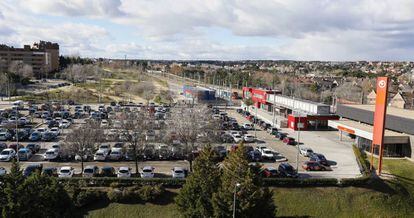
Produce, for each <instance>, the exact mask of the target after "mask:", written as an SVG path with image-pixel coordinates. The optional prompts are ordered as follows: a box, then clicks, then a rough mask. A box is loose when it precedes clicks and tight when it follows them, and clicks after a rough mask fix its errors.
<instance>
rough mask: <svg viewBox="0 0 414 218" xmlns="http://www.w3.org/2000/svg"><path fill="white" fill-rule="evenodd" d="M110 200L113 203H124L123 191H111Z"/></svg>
mask: <svg viewBox="0 0 414 218" xmlns="http://www.w3.org/2000/svg"><path fill="white" fill-rule="evenodd" d="M107 195H108V199H109V200H110V201H111V202H117V203H119V202H121V201H122V191H121V190H119V189H111V190H110V191H109V192H108V193H107Z"/></svg>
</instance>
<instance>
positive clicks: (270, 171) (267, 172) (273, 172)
mask: <svg viewBox="0 0 414 218" xmlns="http://www.w3.org/2000/svg"><path fill="white" fill-rule="evenodd" d="M262 175H263V177H266V178H271V177H277V176H278V175H279V173H278V172H277V169H276V168H274V167H267V168H264V169H263V171H262Z"/></svg>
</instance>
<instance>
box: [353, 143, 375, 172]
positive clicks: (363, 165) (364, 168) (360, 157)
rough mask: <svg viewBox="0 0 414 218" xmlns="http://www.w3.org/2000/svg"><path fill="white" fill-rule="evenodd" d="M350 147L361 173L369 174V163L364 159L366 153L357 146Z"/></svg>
mask: <svg viewBox="0 0 414 218" xmlns="http://www.w3.org/2000/svg"><path fill="white" fill-rule="evenodd" d="M352 149H353V150H354V154H355V157H356V160H357V163H358V166H359V168H360V170H361V173H362V174H364V175H367V174H371V170H370V167H369V163H368V162H367V160H366V159H367V156H366V154H365V153H363V152H361V150H360V149H359V148H357V147H356V146H355V145H352Z"/></svg>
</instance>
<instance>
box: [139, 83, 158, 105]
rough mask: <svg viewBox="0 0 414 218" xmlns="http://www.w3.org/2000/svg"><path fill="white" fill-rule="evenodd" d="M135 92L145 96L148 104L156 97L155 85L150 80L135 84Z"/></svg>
mask: <svg viewBox="0 0 414 218" xmlns="http://www.w3.org/2000/svg"><path fill="white" fill-rule="evenodd" d="M134 93H136V94H138V95H140V96H141V97H142V98H144V99H145V100H146V101H147V105H148V104H149V101H150V100H152V99H153V98H154V97H155V86H154V84H152V83H151V82H148V81H145V82H140V83H139V84H138V85H137V86H135V88H134Z"/></svg>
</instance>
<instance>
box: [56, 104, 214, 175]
mask: <svg viewBox="0 0 414 218" xmlns="http://www.w3.org/2000/svg"><path fill="white" fill-rule="evenodd" d="M209 114H211V111H210V108H208V107H206V106H201V105H199V106H194V107H188V106H184V107H174V108H172V109H171V112H170V115H169V117H168V118H167V120H165V121H164V120H161V121H160V120H156V118H155V116H154V112H153V111H151V110H148V109H147V108H146V107H143V108H142V109H141V110H139V111H131V112H122V113H121V114H119V116H118V117H117V118H116V119H117V120H118V121H119V123H120V128H119V135H120V137H121V138H122V139H123V141H124V142H125V143H126V150H129V154H130V155H132V158H133V160H134V161H135V168H136V172H137V173H138V169H139V168H138V163H139V161H140V158H141V157H142V155H143V152H144V148H145V145H147V144H150V143H149V142H147V141H146V135H147V133H148V131H155V130H156V129H157V130H158V137H157V141H158V142H163V143H166V144H170V145H173V144H174V141H175V142H179V143H175V144H174V145H173V146H176V147H177V149H179V150H181V151H182V152H183V155H184V156H185V157H186V159H187V160H188V161H189V163H190V170H191V169H192V160H193V159H194V151H196V150H197V147H198V145H200V144H202V143H213V142H216V141H217V140H218V135H217V134H218V127H219V125H218V123H217V122H216V121H215V120H212V119H210V118H211V116H209ZM156 123H158V125H157V124H156ZM160 124H164V125H160ZM105 138H106V134H105V131H104V129H102V128H101V126H100V122H96V121H93V120H91V121H89V122H87V123H86V124H84V125H82V126H80V127H79V128H77V129H74V130H73V131H72V132H70V133H69V134H68V135H67V137H66V140H65V144H64V145H63V148H62V149H63V151H64V153H66V152H67V153H70V154H76V155H78V156H79V158H80V161H81V167H82V171H83V162H84V161H86V159H87V158H88V156H92V154H93V152H94V151H95V150H96V148H97V147H98V145H99V144H101V143H103V142H104V141H105Z"/></svg>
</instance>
